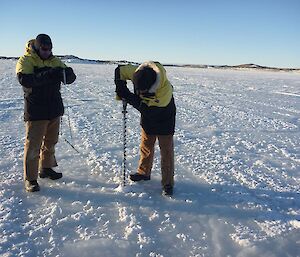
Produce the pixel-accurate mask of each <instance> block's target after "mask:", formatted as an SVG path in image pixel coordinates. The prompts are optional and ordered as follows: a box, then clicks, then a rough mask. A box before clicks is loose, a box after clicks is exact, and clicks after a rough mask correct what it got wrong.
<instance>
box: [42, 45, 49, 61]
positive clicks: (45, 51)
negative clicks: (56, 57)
mask: <svg viewBox="0 0 300 257" xmlns="http://www.w3.org/2000/svg"><path fill="white" fill-rule="evenodd" d="M39 53H40V57H41V58H42V59H43V60H46V59H48V58H49V57H50V55H51V53H52V48H51V46H45V45H42V46H41V47H40V49H39Z"/></svg>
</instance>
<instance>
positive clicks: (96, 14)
mask: <svg viewBox="0 0 300 257" xmlns="http://www.w3.org/2000/svg"><path fill="white" fill-rule="evenodd" d="M0 10H1V15H0V24H1V25H0V26H1V30H0V39H1V47H0V55H4V56H20V55H22V54H23V53H24V46H25V43H26V42H27V40H29V39H31V38H35V37H36V35H37V34H39V33H46V34H48V35H50V36H51V38H52V41H53V45H54V48H53V52H54V54H73V55H77V56H79V57H82V58H90V59H101V60H124V59H125V60H129V61H137V62H142V61H145V60H157V61H160V62H162V63H190V64H229V65H234V64H241V63H256V64H260V65H267V66H275V67H298V68H300V49H299V42H300V29H299V24H300V1H299V0H280V1H279V0H251V1H250V0H248V1H246V0H223V1H222V0H209V1H208V0H204V1H202V0H198V1H197V0H182V1H177V0H173V1H171V0H153V1H149V0H148V1H143V0H140V1H138V0H128V1H124V0H123V1H122V0H103V1H101V0H99V1H92V0H85V1H79V0H72V1H71V0H64V1H60V0H51V1H41V0H39V1H33V0H26V1H21V0H19V1H14V0H1V1H0Z"/></svg>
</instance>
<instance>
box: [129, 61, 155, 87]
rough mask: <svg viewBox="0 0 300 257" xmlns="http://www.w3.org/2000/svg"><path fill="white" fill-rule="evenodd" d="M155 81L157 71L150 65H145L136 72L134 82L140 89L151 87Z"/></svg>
mask: <svg viewBox="0 0 300 257" xmlns="http://www.w3.org/2000/svg"><path fill="white" fill-rule="evenodd" d="M155 81H156V72H155V71H154V70H153V69H152V68H150V67H144V68H142V69H140V70H138V71H136V72H135V74H134V82H135V86H136V87H137V89H138V90H146V89H150V87H151V86H152V85H153V84H154V83H155Z"/></svg>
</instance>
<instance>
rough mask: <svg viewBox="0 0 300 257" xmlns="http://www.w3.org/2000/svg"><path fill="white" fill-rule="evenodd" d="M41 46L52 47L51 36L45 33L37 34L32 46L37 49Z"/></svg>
mask: <svg viewBox="0 0 300 257" xmlns="http://www.w3.org/2000/svg"><path fill="white" fill-rule="evenodd" d="M41 46H47V47H50V48H52V41H51V38H50V37H49V36H48V35H46V34H39V35H38V36H37V37H36V39H35V41H34V48H35V49H36V50H39V49H40V47H41Z"/></svg>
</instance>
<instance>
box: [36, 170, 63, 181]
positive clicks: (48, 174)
mask: <svg viewBox="0 0 300 257" xmlns="http://www.w3.org/2000/svg"><path fill="white" fill-rule="evenodd" d="M39 176H40V178H50V179H52V180H56V179H60V178H62V173H60V172H56V171H54V170H53V169H51V168H42V169H41V170H40V172H39Z"/></svg>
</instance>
